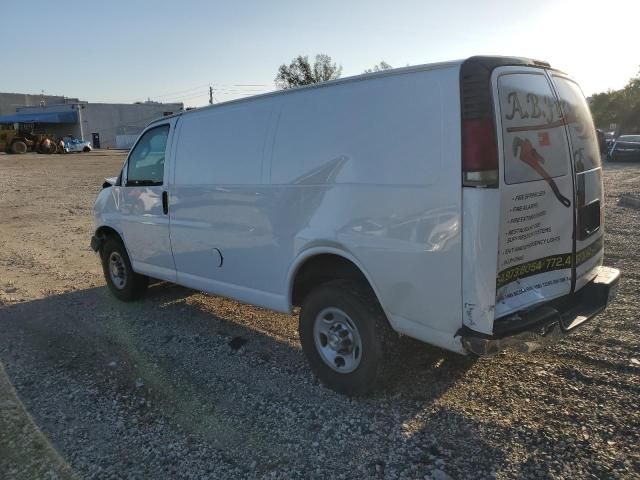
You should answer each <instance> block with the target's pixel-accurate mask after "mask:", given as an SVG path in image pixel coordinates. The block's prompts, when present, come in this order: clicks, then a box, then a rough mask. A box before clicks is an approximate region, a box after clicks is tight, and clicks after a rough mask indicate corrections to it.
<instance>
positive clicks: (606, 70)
mask: <svg viewBox="0 0 640 480" xmlns="http://www.w3.org/2000/svg"><path fill="white" fill-rule="evenodd" d="M14 3H15V2H14ZM29 11H30V12H33V14H29V15H28V17H24V18H22V17H21V20H20V21H19V22H18V21H7V20H9V19H8V18H7V19H5V20H3V21H2V22H1V24H0V44H2V45H3V46H4V48H3V49H2V59H3V60H2V67H0V92H19V93H41V92H42V91H44V93H46V94H50V95H66V96H70V97H76V98H80V99H82V100H87V101H90V102H118V103H119V102H121V103H130V102H134V101H144V100H147V99H148V98H149V99H151V100H156V101H166V102H172V101H178V102H184V103H185V105H186V106H201V105H204V104H206V103H207V102H208V87H209V85H211V86H212V87H213V89H214V98H215V100H216V102H221V101H225V100H231V99H233V98H238V97H242V96H247V95H253V94H257V93H261V92H265V91H270V90H274V89H275V85H274V77H275V75H276V71H277V68H278V66H279V65H280V64H282V63H289V62H290V61H291V59H292V58H293V57H295V56H297V55H299V54H302V55H309V56H310V57H313V56H315V54H317V53H326V54H328V55H330V56H331V57H332V58H333V59H334V60H335V61H336V62H337V63H338V64H340V65H341V66H342V67H343V73H342V76H343V77H345V76H350V75H357V74H360V73H362V72H363V70H364V69H365V68H369V67H371V66H373V65H374V64H376V63H378V62H380V61H381V60H384V61H386V62H387V63H390V64H391V65H393V66H395V67H402V66H406V65H407V64H410V65H417V64H423V63H431V62H439V61H446V60H455V59H461V58H466V57H469V56H471V55H510V56H526V57H532V58H536V59H541V60H546V61H549V62H550V63H551V65H552V66H554V67H555V68H558V69H560V70H563V71H565V72H567V73H569V74H570V75H572V76H573V77H574V78H575V79H577V80H578V82H579V83H580V84H581V86H582V88H583V91H584V93H585V94H586V95H591V94H593V93H597V92H601V91H605V90H607V89H618V88H621V87H623V86H624V85H625V84H626V83H627V81H628V80H629V78H631V77H632V76H634V75H636V74H637V73H638V71H639V68H640V49H639V48H638V45H639V44H640V42H639V41H638V19H640V0H609V1H607V2H601V1H595V0H583V1H578V0H575V1H574V0H555V1H554V0H536V1H533V0H528V1H523V0H509V1H488V0H474V1H468V0H438V1H428V0H423V1H419V0H406V1H403V0H386V1H381V0H368V1H367V0H352V1H349V0H342V1H336V0H322V1H315V2H304V1H300V0H297V1H289V0H281V1H278V0H271V1H258V0H255V1H249V0H236V1H215V0H181V1H175V0H173V1H165V0H154V1H144V2H143V1H137V0H128V1H120V0H112V1H109V2H94V1H86V0H82V1H66V0H58V1H56V2H51V1H50V0H46V1H40V0H30V2H29ZM10 17H11V16H10Z"/></svg>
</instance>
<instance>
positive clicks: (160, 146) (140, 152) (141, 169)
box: [127, 125, 169, 186]
mask: <svg viewBox="0 0 640 480" xmlns="http://www.w3.org/2000/svg"><path fill="white" fill-rule="evenodd" d="M168 136H169V125H161V126H159V127H156V128H153V129H151V130H149V131H147V132H146V133H145V134H144V135H143V136H142V137H141V138H140V141H139V142H138V143H137V144H136V146H135V147H134V148H133V151H132V152H131V154H130V155H129V162H128V167H127V185H128V186H152V185H162V182H163V179H164V157H165V150H166V147H167V137H168Z"/></svg>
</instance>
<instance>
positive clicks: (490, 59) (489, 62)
mask: <svg viewBox="0 0 640 480" xmlns="http://www.w3.org/2000/svg"><path fill="white" fill-rule="evenodd" d="M465 62H475V63H480V64H483V65H485V66H487V67H488V68H490V69H491V68H493V67H494V66H497V65H529V66H537V67H542V68H551V67H550V65H549V64H548V63H547V62H543V61H539V60H534V59H531V58H526V57H505V56H497V55H494V56H473V57H469V58H466V59H459V60H451V61H447V62H436V63H425V64H421V65H410V66H407V67H400V68H390V69H388V70H381V71H379V72H371V73H362V74H359V75H352V76H350V77H344V78H338V79H336V80H328V81H326V82H321V83H314V84H311V85H304V86H301V87H294V88H287V89H282V90H274V91H273V92H267V93H261V94H258V95H252V96H249V97H243V98H236V99H234V100H228V101H226V102H220V103H216V104H213V105H207V106H205V107H199V108H194V109H192V110H187V111H183V112H178V113H174V114H173V115H167V116H166V117H162V118H158V119H156V120H154V121H152V122H150V123H149V124H148V125H147V127H148V126H150V125H153V124H155V123H157V122H161V121H163V120H166V119H168V118H173V117H180V116H182V115H188V114H190V113H195V112H201V111H203V110H208V109H211V108H218V107H222V106H225V105H232V104H236V103H242V102H250V101H253V100H257V99H262V98H269V97H275V96H277V95H287V94H290V93H294V92H300V91H302V90H311V89H316V88H327V87H332V86H334V85H341V84H343V83H350V82H359V81H363V80H371V79H374V78H382V77H387V76H392V75H403V74H406V73H413V72H422V71H428V70H440V69H443V68H450V67H455V66H459V65H462V64H463V63H465ZM145 128H146V127H145Z"/></svg>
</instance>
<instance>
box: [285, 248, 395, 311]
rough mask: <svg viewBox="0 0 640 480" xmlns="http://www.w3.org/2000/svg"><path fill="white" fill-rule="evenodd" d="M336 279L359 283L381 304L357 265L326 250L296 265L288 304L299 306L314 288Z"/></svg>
mask: <svg viewBox="0 0 640 480" xmlns="http://www.w3.org/2000/svg"><path fill="white" fill-rule="evenodd" d="M336 280H348V281H352V282H354V283H356V284H358V285H360V286H361V288H363V289H365V290H366V291H368V292H369V293H370V294H371V295H372V296H373V298H375V299H377V300H378V303H379V304H380V305H382V304H381V302H380V298H379V297H378V294H377V292H376V291H375V289H374V288H373V286H372V285H371V282H370V281H369V279H368V277H367V276H366V275H365V274H364V272H363V271H362V269H361V268H360V267H359V266H358V265H356V264H355V263H354V262H353V261H352V260H350V259H348V258H347V257H345V256H342V255H339V254H336V253H328V252H325V253H317V254H314V255H311V256H309V257H308V258H305V259H304V260H302V261H301V262H300V264H299V265H298V266H297V268H296V269H295V271H294V273H293V275H292V280H291V282H290V289H289V293H290V296H289V303H290V305H291V306H293V307H299V306H301V305H302V303H303V302H304V299H305V298H306V296H307V295H309V293H311V291H312V290H313V289H314V288H316V287H318V286H320V285H323V284H325V283H329V282H333V281H336Z"/></svg>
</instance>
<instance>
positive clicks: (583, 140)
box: [553, 75, 601, 173]
mask: <svg viewBox="0 0 640 480" xmlns="http://www.w3.org/2000/svg"><path fill="white" fill-rule="evenodd" d="M553 83H554V84H555V86H556V89H557V90H558V96H559V97H560V105H561V106H562V110H563V112H564V114H565V116H566V118H567V123H568V125H569V137H570V139H571V145H572V147H573V152H574V153H573V162H574V166H575V170H576V173H581V172H584V171H588V170H592V169H594V168H597V167H600V165H601V160H600V149H599V148H598V140H597V136H596V129H595V127H594V126H593V120H592V119H591V111H590V110H589V106H588V105H587V101H586V100H585V98H584V95H583V94H582V91H581V90H580V87H578V85H577V84H576V83H575V82H573V81H571V80H568V79H566V78H564V77H558V76H557V75H554V76H553Z"/></svg>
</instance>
